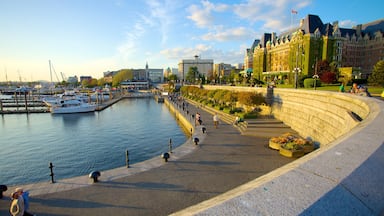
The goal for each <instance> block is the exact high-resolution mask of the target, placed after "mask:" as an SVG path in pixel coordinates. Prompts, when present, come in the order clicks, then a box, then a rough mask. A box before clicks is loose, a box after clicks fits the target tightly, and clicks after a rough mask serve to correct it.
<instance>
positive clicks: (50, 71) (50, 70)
mask: <svg viewBox="0 0 384 216" xmlns="http://www.w3.org/2000/svg"><path fill="white" fill-rule="evenodd" d="M48 61H49V74H50V75H51V86H50V87H51V94H53V87H52V85H53V82H52V69H51V68H52V67H51V60H48Z"/></svg>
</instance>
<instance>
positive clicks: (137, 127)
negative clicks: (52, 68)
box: [0, 98, 187, 185]
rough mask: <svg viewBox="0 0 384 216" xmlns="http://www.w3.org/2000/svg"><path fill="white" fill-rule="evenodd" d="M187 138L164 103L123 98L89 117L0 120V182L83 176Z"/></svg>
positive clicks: (6, 117)
mask: <svg viewBox="0 0 384 216" xmlns="http://www.w3.org/2000/svg"><path fill="white" fill-rule="evenodd" d="M170 139H172V146H173V148H176V147H177V146H179V145H181V144H183V143H184V142H185V141H186V140H187V133H186V131H185V130H184V129H183V128H182V127H181V126H180V125H178V123H177V122H176V120H175V118H174V116H173V115H172V114H171V113H170V112H169V110H168V108H167V107H166V105H164V104H162V103H157V102H156V101H155V100H154V99H152V98H146V99H138V98H136V99H124V100H121V101H120V102H118V103H116V104H114V105H112V106H111V107H109V108H107V109H105V110H103V111H101V112H94V113H85V114H64V115H51V114H49V113H42V114H28V115H27V114H14V115H2V116H0V148H1V151H0V173H1V175H0V184H5V185H17V184H27V183H32V182H40V181H50V176H49V174H50V170H49V168H48V167H49V163H50V162H52V163H53V166H54V168H53V172H54V177H55V179H63V178H69V177H75V176H80V175H86V174H88V173H90V172H91V171H92V170H99V171H103V170H108V169H113V168H117V167H121V166H125V165H126V157H125V155H126V150H128V151H129V163H130V164H133V163H137V162H141V161H144V160H147V159H149V158H152V157H156V156H160V155H161V154H162V153H163V152H167V151H168V149H169V140H170Z"/></svg>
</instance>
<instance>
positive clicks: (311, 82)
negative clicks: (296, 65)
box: [304, 78, 321, 88]
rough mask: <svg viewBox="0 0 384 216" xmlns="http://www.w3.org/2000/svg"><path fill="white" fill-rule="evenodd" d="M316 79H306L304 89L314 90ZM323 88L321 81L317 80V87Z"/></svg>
mask: <svg viewBox="0 0 384 216" xmlns="http://www.w3.org/2000/svg"><path fill="white" fill-rule="evenodd" d="M314 83H315V82H314V79H313V78H306V79H305V80H304V88H313V87H314ZM320 86H321V81H320V80H318V79H316V87H320Z"/></svg>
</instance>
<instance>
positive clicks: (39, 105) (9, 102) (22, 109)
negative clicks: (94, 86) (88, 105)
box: [0, 91, 153, 114]
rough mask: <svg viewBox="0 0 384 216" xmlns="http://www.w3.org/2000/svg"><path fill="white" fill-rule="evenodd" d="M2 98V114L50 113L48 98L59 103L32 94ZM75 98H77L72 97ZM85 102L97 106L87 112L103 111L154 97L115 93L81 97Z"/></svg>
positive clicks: (0, 112) (3, 96) (146, 94)
mask: <svg viewBox="0 0 384 216" xmlns="http://www.w3.org/2000/svg"><path fill="white" fill-rule="evenodd" d="M1 96H2V97H0V114H28V113H49V112H52V109H51V107H50V105H49V103H47V101H46V98H50V99H49V100H50V101H51V102H52V101H55V102H57V98H58V97H59V96H55V97H52V96H51V97H47V95H39V94H36V95H32V94H13V95H1ZM72 97H75V96H72ZM81 97H83V100H84V101H89V102H93V103H94V104H95V107H94V109H90V110H88V111H87V112H91V111H92V112H93V111H102V110H104V109H105V108H108V107H109V106H111V105H113V104H114V103H116V102H118V101H120V100H121V99H124V98H150V97H153V94H152V93H151V92H146V91H142V92H126V93H120V92H114V93H111V94H109V95H108V97H107V96H105V95H96V96H94V95H93V97H91V96H86V95H81Z"/></svg>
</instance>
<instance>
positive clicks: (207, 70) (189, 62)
mask: <svg viewBox="0 0 384 216" xmlns="http://www.w3.org/2000/svg"><path fill="white" fill-rule="evenodd" d="M178 66H179V75H178V77H180V78H181V80H182V82H184V81H185V78H186V76H187V73H188V71H189V68H191V67H196V68H197V71H199V73H200V74H201V75H203V76H204V77H211V76H212V75H213V59H201V58H200V57H199V56H198V55H195V58H194V59H183V60H181V61H180V62H179V64H178Z"/></svg>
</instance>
